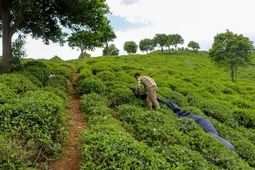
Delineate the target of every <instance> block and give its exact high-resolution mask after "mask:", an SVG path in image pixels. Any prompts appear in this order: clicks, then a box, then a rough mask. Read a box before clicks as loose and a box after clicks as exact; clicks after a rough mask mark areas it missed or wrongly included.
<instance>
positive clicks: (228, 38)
mask: <svg viewBox="0 0 255 170" xmlns="http://www.w3.org/2000/svg"><path fill="white" fill-rule="evenodd" d="M252 49H253V43H252V42H251V41H250V40H249V38H248V37H244V36H243V35H242V34H240V35H238V34H234V33H232V32H230V31H228V30H227V32H225V33H220V34H217V35H216V36H215V37H214V43H213V45H212V48H211V49H210V51H209V55H210V56H211V57H212V59H213V60H214V61H215V62H216V63H218V64H219V65H221V66H224V67H226V68H227V69H229V70H230V71H231V79H232V81H236V77H237V69H238V67H240V66H245V65H246V64H248V63H250V62H251V52H252Z"/></svg>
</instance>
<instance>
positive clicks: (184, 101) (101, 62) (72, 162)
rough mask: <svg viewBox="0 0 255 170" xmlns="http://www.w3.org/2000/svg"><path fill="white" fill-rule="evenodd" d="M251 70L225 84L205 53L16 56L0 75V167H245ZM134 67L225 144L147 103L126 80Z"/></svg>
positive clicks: (251, 163)
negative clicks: (12, 68) (18, 63)
mask: <svg viewBox="0 0 255 170" xmlns="http://www.w3.org/2000/svg"><path fill="white" fill-rule="evenodd" d="M254 69H255V67H254V66H253V65H251V66H248V67H246V68H243V69H240V70H239V74H238V81H237V82H236V83H233V82H231V79H230V75H229V72H227V71H226V70H224V69H221V68H219V67H217V66H216V65H215V64H214V63H212V61H211V60H210V58H209V57H208V56H207V53H205V52H203V53H202V52H201V53H191V52H178V53H171V54H160V53H158V52H153V53H151V54H149V55H130V56H121V57H98V58H88V59H82V60H72V61H62V60H61V59H59V58H54V59H51V60H38V61H36V60H23V61H22V67H21V68H20V70H18V71H16V72H12V73H10V74H1V75H0V80H1V82H0V88H1V91H0V108H1V114H0V153H1V155H3V156H2V157H0V169H50V170H51V169H52V170H55V169H56V170H57V169H59V168H65V169H68V170H77V169H79V168H80V169H84V170H85V169H86V170H89V169H146V170H147V169H151V170H154V169H245V170H246V169H254V168H255V105H254V100H255V82H254V79H255V72H254ZM136 72H140V73H141V74H143V75H147V76H150V77H152V78H154V79H155V80H156V82H157V84H158V86H159V97H160V98H161V99H168V100H169V101H171V102H174V103H176V104H178V105H179V106H180V107H181V108H183V109H184V110H185V111H190V112H192V113H194V114H196V115H200V116H202V117H204V118H207V119H209V120H210V121H211V122H212V123H213V125H214V126H215V128H216V129H217V131H218V133H219V135H220V136H221V137H224V138H225V139H226V140H228V141H230V142H231V143H232V144H233V145H234V147H235V152H233V151H230V150H228V149H227V148H226V147H225V146H224V145H223V144H222V143H220V142H219V140H217V139H216V138H214V137H212V136H211V135H210V134H209V133H206V132H205V131H204V130H203V129H202V128H201V127H200V126H199V125H198V124H197V123H195V121H193V120H191V119H188V118H177V117H176V116H175V114H174V113H173V112H172V111H171V110H170V109H169V108H167V107H165V106H163V105H161V108H160V109H159V110H157V111H154V110H153V111H150V110H148V109H147V106H146V102H145V101H144V100H141V99H138V98H136V97H135V96H134V94H133V92H132V91H131V89H130V88H131V87H134V86H135V85H136V81H135V78H134V74H135V73H136ZM71 80H72V81H71ZM76 83H77V84H76ZM83 117H84V118H83ZM56 160H57V161H56ZM79 165H80V167H79Z"/></svg>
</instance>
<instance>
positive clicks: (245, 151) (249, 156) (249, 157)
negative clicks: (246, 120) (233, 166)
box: [234, 139, 255, 167]
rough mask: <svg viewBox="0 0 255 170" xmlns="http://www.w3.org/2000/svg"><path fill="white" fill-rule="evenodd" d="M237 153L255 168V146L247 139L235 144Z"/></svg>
mask: <svg viewBox="0 0 255 170" xmlns="http://www.w3.org/2000/svg"><path fill="white" fill-rule="evenodd" d="M234 144H235V146H236V152H237V153H238V154H239V155H240V156H241V157H242V158H243V159H245V160H246V161H247V162H248V163H249V164H250V166H252V167H255V146H254V145H253V144H252V143H251V142H249V141H248V140H245V139H240V140H238V141H236V142H234Z"/></svg>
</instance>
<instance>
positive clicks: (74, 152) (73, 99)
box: [49, 74, 85, 170]
mask: <svg viewBox="0 0 255 170" xmlns="http://www.w3.org/2000/svg"><path fill="white" fill-rule="evenodd" d="M77 78H78V76H77V75H76V74H74V75H73V78H72V86H71V87H70V89H69V93H68V94H69V98H68V103H69V121H70V128H69V133H68V143H67V145H66V146H65V147H64V148H63V153H62V156H61V158H60V159H59V160H57V161H56V162H54V163H53V164H52V165H51V166H50V168H49V170H79V169H80V168H79V165H80V162H81V152H80V145H79V135H80V133H81V132H82V131H83V130H84V129H85V124H84V123H85V122H84V119H83V113H82V112H81V111H80V100H79V99H78V97H77V95H76V92H75V89H74V88H75V86H76V84H77Z"/></svg>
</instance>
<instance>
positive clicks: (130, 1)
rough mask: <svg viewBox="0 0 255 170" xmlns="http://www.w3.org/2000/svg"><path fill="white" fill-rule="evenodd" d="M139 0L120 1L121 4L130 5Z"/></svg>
mask: <svg viewBox="0 0 255 170" xmlns="http://www.w3.org/2000/svg"><path fill="white" fill-rule="evenodd" d="M138 1H139V0H122V1H121V4H125V5H131V4H135V3H137V2H138Z"/></svg>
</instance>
